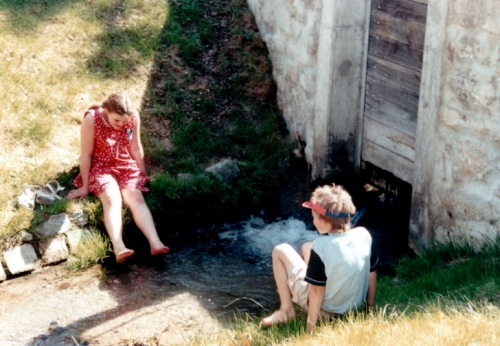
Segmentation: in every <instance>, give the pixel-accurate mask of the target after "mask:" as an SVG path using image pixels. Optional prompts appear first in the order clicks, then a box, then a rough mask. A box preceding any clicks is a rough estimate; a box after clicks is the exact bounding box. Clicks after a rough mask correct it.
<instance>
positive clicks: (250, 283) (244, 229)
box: [162, 217, 319, 316]
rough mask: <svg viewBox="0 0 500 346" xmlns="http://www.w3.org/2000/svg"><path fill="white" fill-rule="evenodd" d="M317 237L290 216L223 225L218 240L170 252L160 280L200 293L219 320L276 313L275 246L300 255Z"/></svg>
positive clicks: (313, 232)
mask: <svg viewBox="0 0 500 346" xmlns="http://www.w3.org/2000/svg"><path fill="white" fill-rule="evenodd" d="M318 236H319V235H318V233H317V232H316V231H312V230H308V229H306V224H305V223H304V222H302V221H299V220H296V219H293V218H292V219H288V220H281V221H276V222H273V223H269V224H266V222H265V221H264V220H263V219H261V218H257V217H252V218H250V219H249V220H247V221H245V222H240V223H237V224H233V225H226V226H224V227H223V228H222V229H220V230H219V232H218V234H217V236H216V237H213V238H211V239H207V240H205V241H203V242H199V243H193V244H187V245H183V246H181V247H179V248H176V249H172V251H171V253H170V255H168V256H166V257H165V262H166V269H165V272H164V275H163V276H162V278H163V279H164V280H166V281H168V282H169V283H170V285H171V286H173V288H174V289H175V290H188V291H189V292H190V293H193V294H196V295H198V296H199V298H200V302H201V303H202V304H203V306H204V307H205V308H206V309H208V310H210V311H211V312H213V313H214V314H216V315H217V316H223V315H227V314H230V315H232V314H233V313H235V312H248V313H251V314H252V313H257V312H261V311H262V310H263V309H274V308H275V307H276V306H277V304H278V302H279V300H278V299H279V298H278V294H277V292H276V285H275V283H274V278H273V272H272V262H271V253H272V250H273V248H274V246H276V245H278V244H280V243H283V242H287V243H290V244H292V245H293V246H294V247H295V248H296V250H297V251H300V247H301V246H302V244H303V243H305V242H307V241H312V240H313V239H314V238H316V237H318Z"/></svg>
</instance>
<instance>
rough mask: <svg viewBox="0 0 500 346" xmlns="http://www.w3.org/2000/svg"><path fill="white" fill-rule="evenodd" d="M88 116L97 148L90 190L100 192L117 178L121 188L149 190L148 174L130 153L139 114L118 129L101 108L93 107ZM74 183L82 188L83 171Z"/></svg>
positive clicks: (95, 192)
mask: <svg viewBox="0 0 500 346" xmlns="http://www.w3.org/2000/svg"><path fill="white" fill-rule="evenodd" d="M85 116H92V117H93V118H94V125H95V132H94V151H93V153H92V160H91V164H90V172H89V192H92V193H93V194H94V195H100V194H101V193H102V192H104V189H105V188H106V185H107V184H109V183H110V182H111V181H112V180H116V182H117V183H118V186H119V187H120V189H138V190H141V191H144V192H146V191H149V189H148V188H147V187H145V184H146V182H147V180H148V178H147V177H146V174H145V173H144V172H143V171H142V170H140V169H139V167H138V166H137V162H136V161H135V160H134V159H133V158H132V156H131V155H130V147H131V142H132V134H133V132H134V128H135V123H136V119H135V117H136V115H133V116H131V117H130V121H129V122H128V123H126V124H125V125H124V126H122V128H120V129H119V130H116V129H114V128H113V127H112V126H111V125H110V124H109V123H108V122H107V121H106V119H105V118H104V113H103V109H102V108H97V109H90V110H89V111H87V112H86V113H85ZM73 185H75V186H76V187H77V188H80V187H82V177H81V176H80V174H79V175H78V176H77V177H76V178H75V180H74V182H73Z"/></svg>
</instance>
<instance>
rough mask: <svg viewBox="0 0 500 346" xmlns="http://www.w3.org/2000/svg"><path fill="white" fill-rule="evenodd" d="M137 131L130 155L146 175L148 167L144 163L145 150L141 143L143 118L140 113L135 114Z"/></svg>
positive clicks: (133, 136) (133, 137)
mask: <svg viewBox="0 0 500 346" xmlns="http://www.w3.org/2000/svg"><path fill="white" fill-rule="evenodd" d="M134 116H135V131H134V132H133V133H132V143H130V155H131V156H132V158H133V159H134V160H135V161H136V162H137V166H138V167H139V169H140V170H142V171H143V172H144V173H146V165H145V163H144V149H143V148H142V143H141V118H140V116H139V112H137V111H136V112H135V114H134Z"/></svg>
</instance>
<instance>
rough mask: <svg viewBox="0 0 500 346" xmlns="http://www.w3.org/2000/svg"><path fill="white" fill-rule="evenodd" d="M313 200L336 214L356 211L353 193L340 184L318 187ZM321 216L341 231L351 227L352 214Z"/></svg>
mask: <svg viewBox="0 0 500 346" xmlns="http://www.w3.org/2000/svg"><path fill="white" fill-rule="evenodd" d="M311 202H313V203H318V204H320V205H321V206H323V207H324V208H325V209H326V210H329V211H331V212H332V213H334V214H340V213H347V214H354V213H355V212H356V207H355V206H354V203H353V202H352V198H351V195H349V193H348V192H347V191H346V190H345V189H344V188H343V187H342V186H340V185H335V184H332V185H324V186H320V187H318V188H316V190H314V192H313V193H312V197H311ZM320 217H321V218H323V219H325V220H327V221H328V222H329V223H330V224H332V226H333V227H334V229H336V230H338V232H339V233H345V232H347V231H349V230H350V229H351V216H346V217H343V218H334V217H330V216H323V215H320Z"/></svg>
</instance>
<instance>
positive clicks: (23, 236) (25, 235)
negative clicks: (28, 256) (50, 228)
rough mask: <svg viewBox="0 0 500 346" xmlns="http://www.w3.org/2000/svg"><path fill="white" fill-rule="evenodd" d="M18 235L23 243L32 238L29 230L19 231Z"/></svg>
mask: <svg viewBox="0 0 500 346" xmlns="http://www.w3.org/2000/svg"><path fill="white" fill-rule="evenodd" d="M20 235H21V240H22V241H23V242H25V243H26V242H29V241H32V240H33V234H31V233H29V232H26V231H21V232H20Z"/></svg>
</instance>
